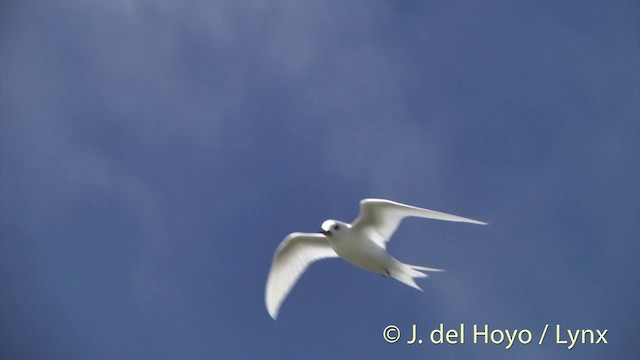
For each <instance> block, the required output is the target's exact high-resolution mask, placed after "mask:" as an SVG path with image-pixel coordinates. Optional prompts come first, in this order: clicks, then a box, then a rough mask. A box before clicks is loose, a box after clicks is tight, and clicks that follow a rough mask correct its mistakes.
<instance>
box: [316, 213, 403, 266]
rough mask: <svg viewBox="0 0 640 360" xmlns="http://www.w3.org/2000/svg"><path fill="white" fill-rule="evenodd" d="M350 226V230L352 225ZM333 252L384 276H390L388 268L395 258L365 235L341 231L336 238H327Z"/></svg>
mask: <svg viewBox="0 0 640 360" xmlns="http://www.w3.org/2000/svg"><path fill="white" fill-rule="evenodd" d="M341 226H345V227H346V226H348V228H347V229H349V230H350V228H351V225H348V224H343V225H341ZM327 240H329V244H330V245H331V247H332V248H333V251H335V252H336V254H338V256H340V257H341V258H343V259H344V260H346V261H347V262H349V263H351V264H353V265H355V266H357V267H359V268H362V269H364V270H369V271H372V272H375V273H378V274H382V275H387V276H388V275H389V273H388V268H389V266H390V265H391V263H392V260H393V257H392V256H391V255H389V253H388V252H387V251H386V250H385V249H384V248H382V247H381V246H380V245H378V244H376V243H375V242H373V241H371V239H369V238H368V237H366V236H364V234H362V233H360V232H355V231H341V232H338V233H336V234H335V235H334V236H327Z"/></svg>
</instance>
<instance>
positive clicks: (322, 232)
mask: <svg viewBox="0 0 640 360" xmlns="http://www.w3.org/2000/svg"><path fill="white" fill-rule="evenodd" d="M320 234H322V235H324V236H329V234H331V233H330V232H328V231H326V230H320Z"/></svg>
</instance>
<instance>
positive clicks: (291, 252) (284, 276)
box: [264, 233, 338, 320]
mask: <svg viewBox="0 0 640 360" xmlns="http://www.w3.org/2000/svg"><path fill="white" fill-rule="evenodd" d="M332 257H338V254H336V253H335V251H333V248H332V247H331V245H330V244H329V240H327V238H326V236H324V235H322V234H305V233H292V234H289V236H287V237H286V238H285V239H284V240H282V243H280V245H279V246H278V248H277V249H276V252H275V254H274V255H273V263H272V264H271V270H270V271H269V277H268V279H267V287H266V289H265V294H264V302H265V305H266V306H267V311H268V312H269V315H271V317H272V318H273V319H274V320H275V319H276V317H277V316H278V311H279V310H280V305H282V302H283V301H284V299H285V298H286V297H287V295H289V292H290V291H291V289H292V288H293V286H294V285H295V283H296V281H298V279H299V278H300V276H301V275H302V273H303V272H304V271H305V270H306V269H307V267H309V265H311V264H312V263H313V262H314V261H317V260H320V259H326V258H332Z"/></svg>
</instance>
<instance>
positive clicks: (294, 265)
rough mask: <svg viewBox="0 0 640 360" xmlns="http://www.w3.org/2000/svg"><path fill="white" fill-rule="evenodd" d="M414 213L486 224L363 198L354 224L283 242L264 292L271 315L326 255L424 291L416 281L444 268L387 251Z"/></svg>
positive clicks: (330, 225)
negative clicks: (409, 261) (411, 262)
mask: <svg viewBox="0 0 640 360" xmlns="http://www.w3.org/2000/svg"><path fill="white" fill-rule="evenodd" d="M409 216H414V217H422V218H430V219H438V220H447V221H457V222H467V223H474V224H483V225H485V223H483V222H481V221H477V220H472V219H468V218H464V217H460V216H456V215H450V214H446V213H442V212H438V211H433V210H428V209H422V208H418V207H414V206H410V205H405V204H400V203H397V202H394V201H390V200H382V199H365V200H362V201H361V202H360V215H359V216H358V218H357V219H355V220H354V221H353V223H351V224H347V223H344V222H341V221H337V220H327V221H325V222H324V223H323V224H322V231H321V232H320V234H316V233H292V234H290V235H289V236H287V237H286V238H285V239H284V240H283V241H282V243H281V244H280V245H279V246H278V248H277V249H276V251H275V254H274V256H273V263H272V265H271V270H270V271H269V277H268V279H267V286H266V290H265V304H266V306H267V310H268V312H269V315H271V317H272V318H274V319H275V318H276V317H277V315H278V311H279V309H280V306H281V305H282V302H283V301H284V299H285V297H286V296H287V295H288V294H289V292H290V291H291V289H292V288H293V286H294V285H295V283H296V281H297V280H298V279H299V278H300V276H301V275H302V273H303V272H304V271H305V270H306V268H307V267H308V266H309V265H310V264H311V263H313V262H315V261H317V260H320V259H325V258H334V257H341V258H343V259H344V260H345V261H347V262H349V263H351V264H353V265H355V266H357V267H359V268H362V269H364V270H368V271H371V272H374V273H378V274H381V275H383V276H390V277H393V278H395V279H396V280H398V281H400V282H402V283H404V284H407V285H409V286H411V287H413V288H416V289H418V290H421V291H422V289H421V288H420V287H419V286H418V285H417V284H416V282H415V280H414V279H415V278H420V277H426V276H427V274H425V273H424V271H442V270H440V269H433V268H426V267H421V266H415V265H409V264H405V263H402V262H400V261H398V260H397V259H396V258H394V257H393V256H391V255H390V254H389V253H388V252H387V250H386V244H387V242H388V241H389V240H390V239H391V236H392V235H393V233H394V232H395V230H396V228H397V227H398V225H400V222H401V221H402V219H403V218H405V217H409Z"/></svg>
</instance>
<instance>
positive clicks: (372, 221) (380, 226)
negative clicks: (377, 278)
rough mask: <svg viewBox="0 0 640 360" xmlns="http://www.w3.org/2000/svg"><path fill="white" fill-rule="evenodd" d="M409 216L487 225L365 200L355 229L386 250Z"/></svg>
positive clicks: (361, 202)
mask: <svg viewBox="0 0 640 360" xmlns="http://www.w3.org/2000/svg"><path fill="white" fill-rule="evenodd" d="M409 216H414V217H421V218H427V219H437V220H447V221H457V222H467V223H472V224H480V225H487V223H484V222H482V221H477V220H472V219H467V218H464V217H462V216H456V215H451V214H446V213H443V212H439V211H433V210H428V209H422V208H419V207H415V206H411V205H405V204H401V203H397V202H395V201H390V200H383V199H364V200H362V201H360V215H359V216H358V218H357V219H356V220H355V221H354V222H353V229H354V230H356V229H357V230H359V231H363V232H364V233H366V234H367V235H368V236H369V237H370V238H371V239H373V240H374V241H375V242H376V243H378V244H379V245H380V246H382V247H383V248H386V245H387V242H388V241H389V239H391V236H392V235H393V233H394V232H395V231H396V229H397V228H398V225H400V222H401V221H402V219H404V218H405V217H409Z"/></svg>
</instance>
